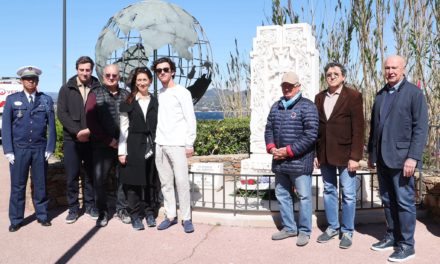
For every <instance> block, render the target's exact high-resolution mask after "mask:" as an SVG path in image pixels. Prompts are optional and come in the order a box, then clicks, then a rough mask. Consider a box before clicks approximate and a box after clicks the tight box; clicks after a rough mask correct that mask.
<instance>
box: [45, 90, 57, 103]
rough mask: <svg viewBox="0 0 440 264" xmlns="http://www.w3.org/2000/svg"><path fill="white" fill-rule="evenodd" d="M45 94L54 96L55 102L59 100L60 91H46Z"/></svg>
mask: <svg viewBox="0 0 440 264" xmlns="http://www.w3.org/2000/svg"><path fill="white" fill-rule="evenodd" d="M45 94H47V95H49V96H50V97H52V99H53V102H54V103H56V102H57V100H58V93H56V92H45Z"/></svg>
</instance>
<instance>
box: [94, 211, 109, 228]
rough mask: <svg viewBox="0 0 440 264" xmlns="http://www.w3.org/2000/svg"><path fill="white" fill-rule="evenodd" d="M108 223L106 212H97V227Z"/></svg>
mask: <svg viewBox="0 0 440 264" xmlns="http://www.w3.org/2000/svg"><path fill="white" fill-rule="evenodd" d="M107 224H108V218H107V212H105V211H104V212H101V213H99V216H98V220H96V226H97V227H104V226H106V225H107Z"/></svg>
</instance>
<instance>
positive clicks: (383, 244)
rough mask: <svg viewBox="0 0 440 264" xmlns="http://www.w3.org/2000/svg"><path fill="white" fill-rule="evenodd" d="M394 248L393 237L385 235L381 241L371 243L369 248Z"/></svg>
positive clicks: (376, 249)
mask: <svg viewBox="0 0 440 264" xmlns="http://www.w3.org/2000/svg"><path fill="white" fill-rule="evenodd" d="M393 248H394V239H391V238H390V237H388V236H385V238H384V239H382V240H381V241H379V242H377V243H374V244H373V245H371V249H372V250H374V251H385V250H392V249H393Z"/></svg>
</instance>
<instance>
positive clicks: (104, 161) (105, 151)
mask: <svg viewBox="0 0 440 264" xmlns="http://www.w3.org/2000/svg"><path fill="white" fill-rule="evenodd" d="M112 167H115V176H116V211H118V210H121V209H126V208H127V200H126V197H125V193H124V190H123V186H122V184H121V183H120V181H119V162H118V150H117V149H114V148H110V147H96V148H93V180H94V184H95V203H96V208H97V209H98V211H99V212H103V211H108V206H107V182H108V175H109V172H110V170H111V168H112Z"/></svg>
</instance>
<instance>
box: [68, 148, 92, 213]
mask: <svg viewBox="0 0 440 264" xmlns="http://www.w3.org/2000/svg"><path fill="white" fill-rule="evenodd" d="M63 152H64V167H65V169H66V177H67V203H68V206H69V210H71V211H76V212H78V210H79V201H78V195H79V177H80V168H81V165H83V167H84V172H85V173H84V177H83V180H82V185H83V188H84V190H83V206H84V207H86V208H88V207H94V206H95V199H94V190H93V164H92V146H91V144H90V142H75V141H71V140H66V141H64V145H63Z"/></svg>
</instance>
